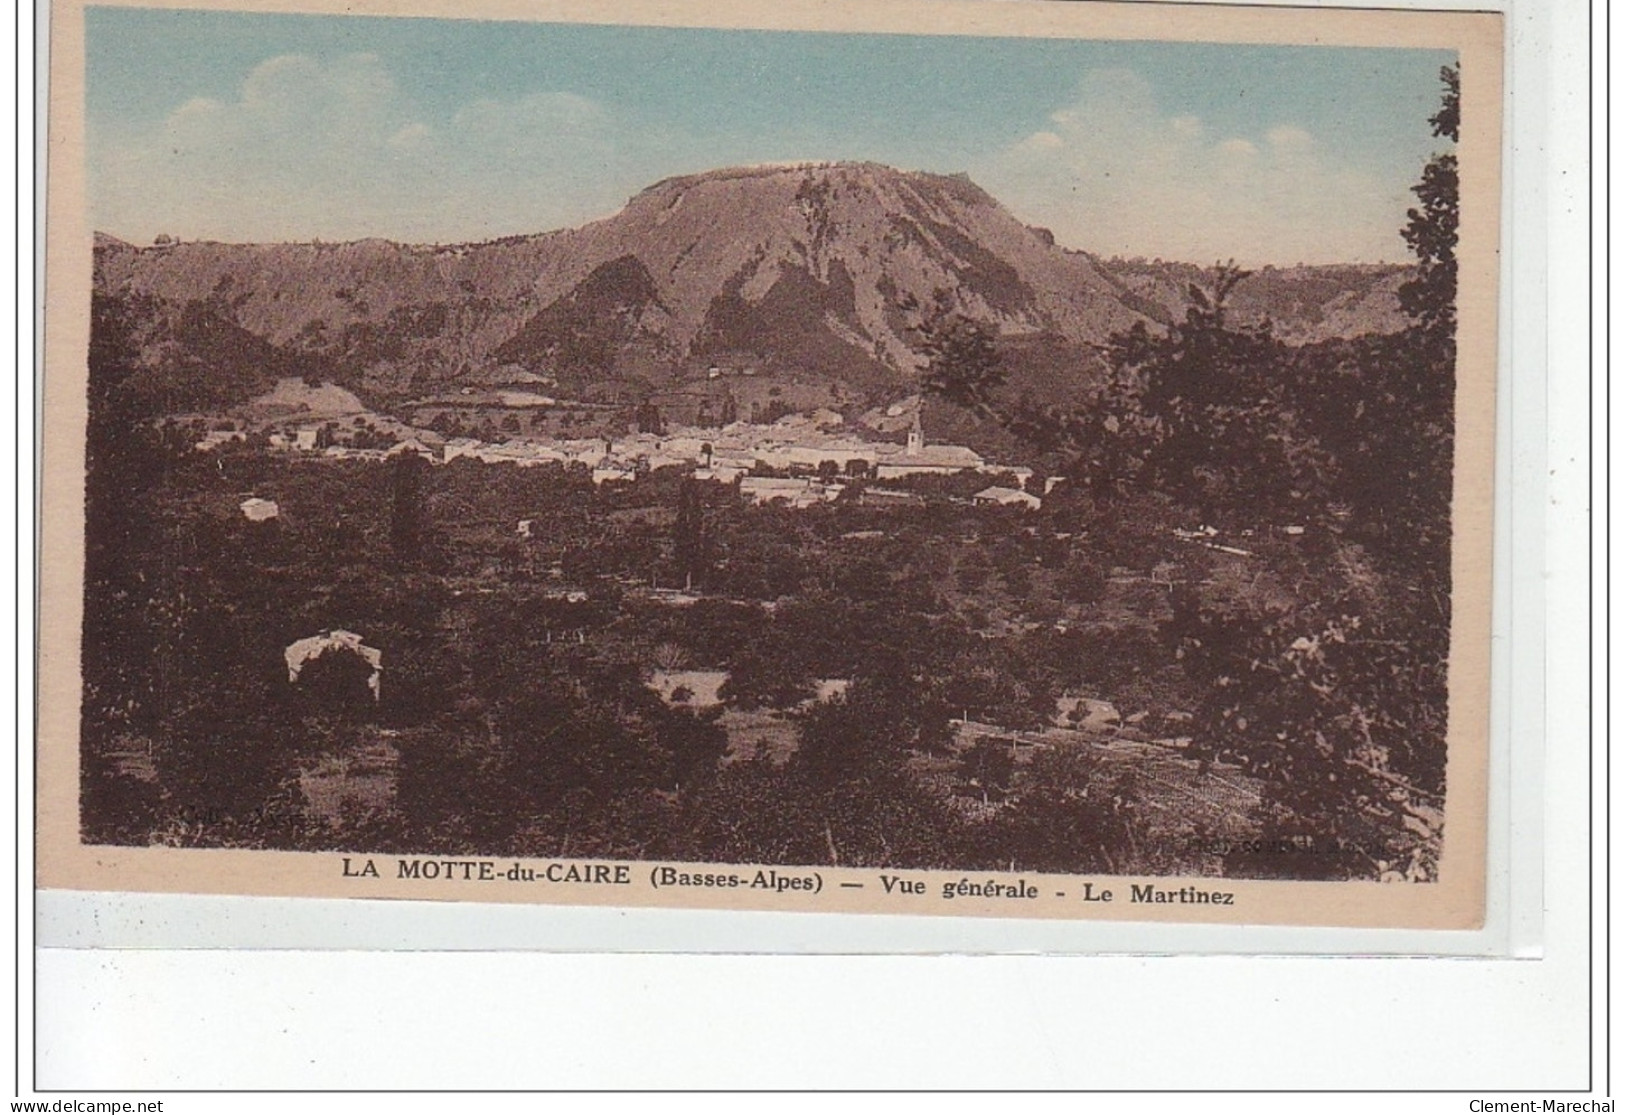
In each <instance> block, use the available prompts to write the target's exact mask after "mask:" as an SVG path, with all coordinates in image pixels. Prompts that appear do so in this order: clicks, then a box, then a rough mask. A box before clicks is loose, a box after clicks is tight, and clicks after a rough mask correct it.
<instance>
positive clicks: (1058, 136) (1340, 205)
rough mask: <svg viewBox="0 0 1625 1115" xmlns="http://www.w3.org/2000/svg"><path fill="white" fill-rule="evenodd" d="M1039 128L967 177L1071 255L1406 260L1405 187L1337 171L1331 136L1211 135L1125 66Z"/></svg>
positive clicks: (1086, 82)
mask: <svg viewBox="0 0 1625 1115" xmlns="http://www.w3.org/2000/svg"><path fill="white" fill-rule="evenodd" d="M1046 123H1047V125H1048V127H1046V128H1044V129H1042V130H1036V131H1034V132H1032V133H1030V134H1029V135H1027V136H1026V137H1024V138H1023V139H1021V140H1019V141H1018V142H1016V143H1014V144H1012V145H1010V147H1009V148H1007V149H1006V150H1004V151H1002V152H1000V153H999V154H998V155H997V157H995V158H994V159H992V160H990V162H989V163H988V165H986V166H983V167H979V168H976V173H977V175H978V177H979V178H980V179H981V180H982V182H983V184H984V185H986V186H987V187H988V188H989V189H990V190H991V191H992V192H993V193H994V194H995V195H996V196H998V197H1000V198H1001V199H1003V200H1005V201H1006V202H1007V203H1008V204H1010V205H1011V207H1012V208H1013V209H1015V210H1016V211H1017V212H1018V213H1019V214H1020V215H1021V216H1022V217H1023V218H1025V219H1027V220H1030V221H1033V222H1034V223H1037V224H1042V225H1046V226H1048V227H1049V228H1051V229H1052V230H1053V231H1054V232H1055V233H1056V235H1057V236H1058V237H1059V238H1060V239H1061V240H1062V241H1063V242H1064V243H1067V244H1070V245H1072V246H1075V247H1080V248H1086V249H1088V250H1090V251H1095V252H1099V253H1102V254H1106V255H1143V256H1160V257H1162V258H1165V259H1184V260H1192V261H1196V262H1210V261H1213V260H1219V259H1231V258H1233V259H1236V260H1238V261H1240V262H1243V263H1267V262H1272V263H1285V264H1290V263H1295V262H1299V261H1303V262H1332V261H1361V260H1378V259H1402V258H1404V257H1405V249H1404V245H1403V243H1402V241H1401V240H1400V238H1399V235H1398V229H1399V227H1400V225H1401V224H1402V223H1403V222H1404V214H1405V208H1406V206H1407V204H1408V203H1409V201H1410V197H1409V193H1408V189H1409V183H1388V182H1379V181H1378V180H1376V179H1375V178H1374V177H1372V176H1371V175H1369V174H1367V173H1365V172H1363V171H1361V170H1359V169H1358V168H1355V167H1352V166H1350V165H1347V164H1345V163H1344V162H1342V161H1341V160H1340V159H1339V158H1338V153H1337V138H1338V137H1336V136H1326V137H1322V136H1315V135H1312V134H1311V133H1310V132H1308V131H1307V130H1305V129H1304V128H1302V127H1300V126H1298V125H1296V124H1293V123H1279V124H1275V125H1273V126H1270V127H1267V128H1262V127H1261V130H1260V131H1259V132H1258V133H1256V134H1246V135H1242V134H1219V133H1218V132H1217V130H1216V129H1214V128H1213V127H1212V125H1211V124H1210V123H1209V122H1207V121H1204V120H1202V119H1201V118H1200V117H1197V116H1194V115H1189V114H1182V115H1172V114H1168V113H1165V112H1164V111H1163V110H1162V109H1161V108H1160V106H1159V105H1158V104H1157V100H1156V96H1155V93H1154V90H1153V89H1152V88H1151V86H1150V85H1149V84H1148V83H1147V82H1146V81H1145V80H1144V79H1143V78H1142V77H1140V75H1138V74H1136V73H1134V72H1133V71H1130V70H1097V71H1093V72H1091V73H1090V74H1088V75H1087V76H1085V78H1084V79H1083V81H1082V82H1081V83H1080V85H1079V87H1078V91H1077V94H1076V96H1075V97H1074V98H1073V100H1072V101H1071V102H1070V103H1069V104H1066V105H1062V106H1060V107H1059V108H1057V109H1056V110H1055V111H1054V112H1052V113H1051V114H1050V115H1049V117H1048V120H1047V121H1046Z"/></svg>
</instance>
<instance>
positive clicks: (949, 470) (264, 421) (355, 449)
mask: <svg viewBox="0 0 1625 1115" xmlns="http://www.w3.org/2000/svg"><path fill="white" fill-rule="evenodd" d="M312 395H315V396H318V397H323V396H325V397H326V398H327V400H328V401H329V402H330V403H331V401H332V400H333V398H335V397H336V398H337V399H338V400H339V403H338V406H339V407H343V406H344V405H345V404H344V402H343V400H344V398H345V397H346V396H347V397H348V398H349V399H352V400H353V399H354V396H350V395H349V394H348V392H342V391H339V390H338V389H335V388H331V387H324V388H320V389H315V390H309V389H305V390H302V389H301V385H299V384H298V382H297V381H284V382H283V383H281V384H279V385H278V387H277V389H276V391H275V392H273V394H272V395H271V396H268V398H271V399H277V398H279V397H280V398H281V399H283V400H288V399H298V398H301V397H305V398H309V397H310V396H312ZM476 402H480V403H486V404H488V405H492V404H500V405H502V406H505V407H512V408H520V409H534V408H538V407H540V408H544V409H545V408H548V407H551V406H554V405H556V404H557V400H554V399H552V398H551V397H548V396H540V395H532V394H527V393H522V392H506V393H496V394H495V395H494V396H493V398H491V399H480V400H476ZM291 405H292V406H293V407H297V408H298V410H295V412H294V413H291V414H289V413H281V414H277V413H275V411H277V410H281V411H284V412H286V411H287V410H289V409H290V404H289V403H287V402H283V403H282V404H281V405H280V406H275V405H274V404H273V405H272V406H266V405H265V404H261V405H260V406H259V407H258V408H256V407H255V406H253V405H251V406H250V407H248V408H244V411H245V413H244V415H242V416H231V417H224V416H219V415H206V416H187V418H188V419H190V420H191V421H195V422H202V423H203V424H205V425H207V426H208V429H207V430H206V431H205V432H204V433H203V434H202V435H201V436H200V437H199V438H198V439H197V440H196V442H195V443H194V446H193V447H194V448H195V449H196V450H197V451H199V452H214V451H218V450H222V449H225V448H228V447H232V446H240V445H241V446H246V445H249V444H260V443H263V445H264V447H265V448H267V449H269V450H272V451H276V452H283V453H290V454H296V455H301V456H305V457H316V456H319V457H323V458H328V459H333V460H359V461H368V460H370V461H385V460H392V459H394V458H397V457H400V456H402V455H408V454H409V455H413V456H416V457H420V458H422V459H423V460H425V461H428V462H429V463H431V464H436V465H440V464H450V463H451V462H453V461H456V460H459V459H463V458H466V459H469V460H474V461H479V462H482V463H484V464H490V465H503V464H507V465H513V466H515V467H517V468H534V467H537V466H541V465H546V464H559V465H563V466H565V467H567V468H576V469H583V470H585V471H586V473H587V474H588V475H590V476H591V478H592V482H593V483H594V484H614V483H628V482H631V481H633V480H635V479H637V478H638V477H640V476H644V475H647V474H648V473H650V472H653V471H655V470H657V469H663V468H682V469H686V470H689V471H690V474H691V475H692V476H693V478H694V479H695V480H700V481H712V482H716V483H720V484H724V485H736V486H737V488H738V491H739V493H740V495H741V496H743V497H745V498H746V499H748V500H750V501H752V502H755V503H759V504H760V503H769V502H773V501H778V500H782V501H784V502H785V503H787V504H789V505H791V506H793V507H806V506H809V505H811V504H813V503H817V502H821V501H826V500H833V499H836V498H838V497H839V496H840V495H841V494H842V493H843V492H844V491H846V489H847V487H848V486H849V485H850V483H851V482H852V481H856V480H862V481H867V482H871V483H878V485H879V486H880V487H882V488H884V486H885V482H886V481H894V480H901V479H905V478H908V477H918V476H953V475H958V474H963V473H974V474H981V475H985V476H988V477H989V478H990V479H997V480H999V481H1002V483H989V484H988V485H987V486H985V487H984V488H982V489H981V490H979V491H977V492H975V493H974V494H973V495H972V496H971V497H970V498H971V499H972V501H973V502H976V503H985V504H991V505H999V506H1007V507H1021V508H1027V509H1030V510H1036V509H1037V508H1039V507H1040V506H1042V502H1043V497H1044V496H1046V495H1048V494H1049V493H1050V492H1051V491H1052V490H1053V489H1054V488H1055V486H1056V485H1057V484H1059V483H1060V482H1061V478H1060V477H1053V476H1051V477H1037V476H1035V473H1034V470H1033V469H1031V468H1029V467H1026V466H1023V465H1007V464H999V463H996V462H994V461H991V460H988V459H987V458H986V457H984V456H983V455H982V454H980V453H978V452H977V451H976V450H974V449H971V448H969V447H967V446H963V445H944V444H936V443H932V442H929V441H928V440H927V438H926V434H925V430H924V423H923V420H922V410H923V407H922V402H921V399H920V398H919V396H912V397H910V398H908V399H905V400H903V401H902V402H899V403H894V404H892V405H891V406H890V407H888V408H886V410H885V417H886V418H887V419H889V420H891V421H890V423H889V424H890V425H891V426H892V427H896V426H898V425H900V424H902V423H906V427H905V429H906V439H905V440H903V441H902V442H901V443H899V442H897V441H891V440H881V437H882V436H883V435H880V434H877V432H876V431H874V430H872V429H866V428H857V429H854V428H851V426H850V425H849V423H848V422H847V420H846V419H845V418H844V417H843V416H842V415H841V414H839V413H838V412H836V411H833V410H829V409H818V410H814V411H813V412H811V413H810V414H803V413H792V414H788V415H784V416H782V417H780V418H779V419H777V420H776V421H774V422H772V423H758V422H743V421H734V422H730V423H728V424H727V425H723V426H719V427H705V426H673V427H671V428H670V429H667V428H666V424H665V423H664V421H662V420H661V418H660V415H659V413H658V411H654V410H652V408H650V407H640V408H638V410H637V411H636V413H635V416H634V418H633V419H632V421H631V422H630V423H625V422H623V423H622V425H630V426H631V427H632V428H631V430H630V431H628V432H623V433H615V432H607V433H606V434H605V435H604V436H592V437H574V438H563V437H550V436H545V435H541V434H536V433H532V434H530V435H528V436H511V437H504V438H501V439H492V440H482V439H481V438H478V437H471V436H447V435H446V434H445V433H442V432H440V431H439V430H436V429H432V428H425V427H423V426H418V425H411V424H408V423H406V422H403V421H401V420H400V419H398V418H395V417H393V416H389V415H383V414H377V413H372V412H369V411H365V410H363V409H361V406H360V403H359V401H358V400H357V401H356V402H355V404H354V408H355V412H354V413H349V414H344V413H339V414H334V415H333V416H332V417H328V418H326V419H325V420H321V421H318V420H315V418H314V417H311V416H309V412H310V411H311V409H312V408H311V406H310V404H309V403H294V404H291ZM565 405H569V404H565ZM256 410H258V411H259V412H260V413H256ZM266 410H270V411H272V413H271V414H269V415H267V414H265V413H264V412H265V411H266ZM299 411H304V412H305V413H299ZM899 420H901V421H899ZM266 513H267V509H266V508H265V507H264V506H263V505H258V504H257V505H256V506H255V508H254V510H252V511H250V510H249V509H248V508H247V507H245V508H244V514H246V515H250V516H251V517H253V516H255V515H259V516H264V515H265V514H266Z"/></svg>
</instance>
